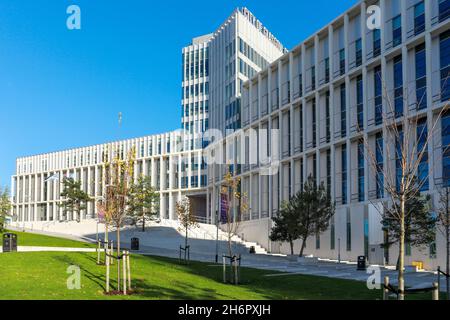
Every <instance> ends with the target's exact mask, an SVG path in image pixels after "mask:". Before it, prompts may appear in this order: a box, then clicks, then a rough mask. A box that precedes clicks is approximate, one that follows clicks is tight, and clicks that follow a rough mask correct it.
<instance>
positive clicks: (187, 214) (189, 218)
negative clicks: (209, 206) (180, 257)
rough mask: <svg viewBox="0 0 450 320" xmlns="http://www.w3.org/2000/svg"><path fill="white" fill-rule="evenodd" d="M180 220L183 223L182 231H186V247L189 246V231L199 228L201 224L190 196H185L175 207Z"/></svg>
mask: <svg viewBox="0 0 450 320" xmlns="http://www.w3.org/2000/svg"><path fill="white" fill-rule="evenodd" d="M175 210H176V212H177V215H178V221H179V222H180V224H181V227H180V231H184V232H185V239H184V248H185V249H186V248H187V246H188V232H189V230H190V229H192V228H198V227H199V224H198V223H197V219H196V217H195V215H194V212H193V210H192V205H191V201H190V200H189V198H188V197H185V198H183V199H181V200H180V201H178V202H177V203H176V208H175Z"/></svg>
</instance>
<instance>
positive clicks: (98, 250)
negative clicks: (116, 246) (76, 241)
mask: <svg viewBox="0 0 450 320" xmlns="http://www.w3.org/2000/svg"><path fill="white" fill-rule="evenodd" d="M100 249H101V244H100V240H98V239H97V264H100Z"/></svg>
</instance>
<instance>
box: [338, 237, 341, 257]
mask: <svg viewBox="0 0 450 320" xmlns="http://www.w3.org/2000/svg"><path fill="white" fill-rule="evenodd" d="M338 262H339V263H341V238H338Z"/></svg>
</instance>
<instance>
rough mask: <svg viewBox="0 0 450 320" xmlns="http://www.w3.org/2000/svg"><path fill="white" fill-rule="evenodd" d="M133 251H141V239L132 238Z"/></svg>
mask: <svg viewBox="0 0 450 320" xmlns="http://www.w3.org/2000/svg"><path fill="white" fill-rule="evenodd" d="M131 250H134V251H137V250H139V238H131Z"/></svg>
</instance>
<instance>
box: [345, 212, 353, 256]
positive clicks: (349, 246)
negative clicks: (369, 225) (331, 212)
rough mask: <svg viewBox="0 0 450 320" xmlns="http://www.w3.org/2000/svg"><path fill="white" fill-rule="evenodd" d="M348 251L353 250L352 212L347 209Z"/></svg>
mask: <svg viewBox="0 0 450 320" xmlns="http://www.w3.org/2000/svg"><path fill="white" fill-rule="evenodd" d="M346 233H347V251H352V221H351V217H350V212H349V211H347V232H346Z"/></svg>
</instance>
